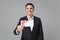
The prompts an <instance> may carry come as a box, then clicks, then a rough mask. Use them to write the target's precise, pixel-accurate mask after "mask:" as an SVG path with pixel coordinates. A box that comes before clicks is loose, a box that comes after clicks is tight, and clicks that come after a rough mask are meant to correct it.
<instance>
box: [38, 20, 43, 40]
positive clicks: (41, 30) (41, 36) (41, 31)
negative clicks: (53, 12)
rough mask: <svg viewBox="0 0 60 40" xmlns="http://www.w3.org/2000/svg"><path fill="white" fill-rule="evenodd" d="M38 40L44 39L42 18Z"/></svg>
mask: <svg viewBox="0 0 60 40" xmlns="http://www.w3.org/2000/svg"><path fill="white" fill-rule="evenodd" d="M38 30H39V31H38V34H39V35H38V40H44V37H43V29H42V23H41V19H39V29H38Z"/></svg>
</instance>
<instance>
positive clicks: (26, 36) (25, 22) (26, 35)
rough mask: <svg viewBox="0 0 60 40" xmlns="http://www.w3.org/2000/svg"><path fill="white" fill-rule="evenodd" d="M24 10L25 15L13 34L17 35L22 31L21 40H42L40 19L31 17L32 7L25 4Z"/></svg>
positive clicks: (29, 4) (30, 4)
mask: <svg viewBox="0 0 60 40" xmlns="http://www.w3.org/2000/svg"><path fill="white" fill-rule="evenodd" d="M25 10H26V14H27V15H26V16H24V17H22V18H20V20H19V22H18V24H17V27H16V28H15V30H14V34H15V35H19V34H20V32H21V31H22V37H21V40H44V38H43V30H42V23H41V19H40V18H38V17H36V16H34V15H33V12H34V5H33V4H32V3H27V4H26V5H25Z"/></svg>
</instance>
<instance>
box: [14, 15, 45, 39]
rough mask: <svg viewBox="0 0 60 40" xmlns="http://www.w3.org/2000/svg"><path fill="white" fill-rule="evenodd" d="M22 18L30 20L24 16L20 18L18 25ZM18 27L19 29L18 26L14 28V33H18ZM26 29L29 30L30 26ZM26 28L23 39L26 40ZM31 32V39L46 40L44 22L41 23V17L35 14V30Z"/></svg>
mask: <svg viewBox="0 0 60 40" xmlns="http://www.w3.org/2000/svg"><path fill="white" fill-rule="evenodd" d="M21 20H28V19H27V16H24V17H22V18H20V20H19V22H18V24H17V26H18V25H20V24H21V23H20V21H21ZM16 29H17V27H16V28H15V30H14V34H15V35H18V34H17V33H16ZM25 29H27V30H29V29H28V28H25ZM25 29H23V32H22V37H21V40H24V37H23V36H24V34H25V35H27V34H26V30H25ZM30 31H31V30H30ZM27 32H28V31H27ZM30 33H31V38H30V40H44V38H43V30H42V23H41V19H40V18H38V17H36V16H34V27H33V30H32V31H31V32H30ZM27 38H28V36H27Z"/></svg>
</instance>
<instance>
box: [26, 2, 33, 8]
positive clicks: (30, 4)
mask: <svg viewBox="0 0 60 40" xmlns="http://www.w3.org/2000/svg"><path fill="white" fill-rule="evenodd" d="M28 5H31V6H32V7H33V8H34V5H33V4H32V3H27V4H26V5H25V7H27V6H28Z"/></svg>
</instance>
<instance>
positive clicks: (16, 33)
mask: <svg viewBox="0 0 60 40" xmlns="http://www.w3.org/2000/svg"><path fill="white" fill-rule="evenodd" d="M20 21H21V19H20V20H19V22H18V24H17V26H16V28H15V29H14V34H15V35H19V34H20V32H17V30H16V29H17V27H18V26H19V25H20V24H21V23H20Z"/></svg>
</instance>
